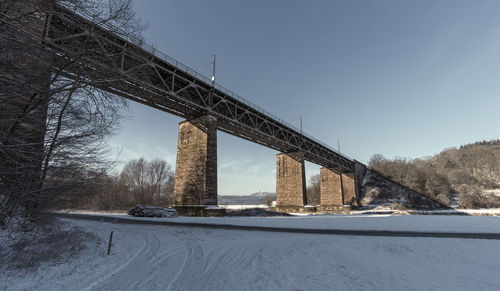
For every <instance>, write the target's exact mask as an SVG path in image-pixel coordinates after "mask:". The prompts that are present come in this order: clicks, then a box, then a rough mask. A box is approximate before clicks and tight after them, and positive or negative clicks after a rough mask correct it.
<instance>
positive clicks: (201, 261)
mask: <svg viewBox="0 0 500 291" xmlns="http://www.w3.org/2000/svg"><path fill="white" fill-rule="evenodd" d="M180 239H181V240H182V241H183V242H184V243H185V245H186V249H185V256H186V257H185V259H184V263H183V265H182V267H181V269H180V270H179V272H178V273H177V276H176V277H175V278H174V279H173V280H172V282H171V283H170V284H169V286H168V288H167V290H168V291H170V290H205V288H206V287H207V284H208V283H209V282H210V280H211V279H213V274H214V272H215V271H216V270H217V269H218V268H220V266H221V262H222V260H224V259H225V258H226V256H227V254H228V253H229V252H230V251H231V250H233V249H234V248H236V246H235V245H229V244H222V245H220V246H218V247H216V248H214V249H212V250H211V251H209V252H207V253H206V254H205V253H204V252H203V248H202V246H201V245H200V244H199V243H198V242H197V240H196V238H193V237H192V236H189V235H186V234H183V235H181V237H180Z"/></svg>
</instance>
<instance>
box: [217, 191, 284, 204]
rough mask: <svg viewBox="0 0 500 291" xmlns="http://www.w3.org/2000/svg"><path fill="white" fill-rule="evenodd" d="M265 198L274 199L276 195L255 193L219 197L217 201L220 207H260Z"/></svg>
mask: <svg viewBox="0 0 500 291" xmlns="http://www.w3.org/2000/svg"><path fill="white" fill-rule="evenodd" d="M265 196H272V197H273V198H274V199H276V193H270V192H257V193H253V194H250V195H219V197H218V200H219V204H221V205H260V204H262V201H261V199H262V197H265Z"/></svg>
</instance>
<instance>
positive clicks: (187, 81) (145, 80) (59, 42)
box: [44, 6, 354, 172]
mask: <svg viewBox="0 0 500 291" xmlns="http://www.w3.org/2000/svg"><path fill="white" fill-rule="evenodd" d="M44 43H45V44H46V45H47V46H49V47H50V48H51V49H52V50H53V51H54V54H55V55H57V56H58V62H59V64H64V74H65V76H67V77H73V76H76V75H78V76H79V78H82V77H84V78H87V79H88V81H89V82H92V85H93V86H95V87H98V88H99V89H103V90H105V91H108V92H111V93H114V94H117V95H119V96H122V97H124V98H127V99H130V100H133V101H136V102H140V103H142V104H146V105H148V106H152V107H154V108H157V109H160V110H163V111H166V112H169V113H172V114H175V115H177V116H180V117H183V118H186V119H191V118H196V117H198V116H201V115H205V114H211V115H213V116H215V117H217V119H218V129H219V130H222V131H224V132H227V133H230V134H232V135H235V136H238V137H241V138H244V139H247V140H249V141H252V142H256V143H258V144H261V145H264V146H267V147H270V148H273V149H275V150H278V151H280V152H285V153H286V152H293V151H301V152H304V157H305V159H306V160H308V161H310V162H313V163H316V164H319V165H322V166H325V167H328V168H331V169H334V170H337V171H341V172H352V171H354V162H353V161H352V160H350V159H349V158H346V157H344V156H343V155H340V154H339V153H337V152H335V151H334V150H332V149H330V148H328V147H326V146H324V145H322V144H321V143H319V142H317V141H315V140H313V139H312V138H309V137H307V136H305V135H303V134H301V133H300V132H298V131H297V130H295V129H293V128H291V127H289V126H287V125H286V124H284V123H283V122H280V121H279V120H276V119H275V118H273V117H271V116H269V115H267V114H265V113H264V112H262V111H261V110H258V109H257V108H254V106H252V105H249V104H248V103H246V102H244V101H242V100H239V99H236V98H234V97H232V96H231V95H229V94H227V93H226V92H224V91H223V90H220V89H219V88H213V87H212V86H211V84H209V83H208V82H206V80H203V78H200V76H199V75H197V74H196V73H194V71H191V70H190V69H188V70H186V69H183V68H185V67H181V68H180V66H177V65H176V64H175V63H174V64H172V63H173V62H172V59H169V60H166V59H164V58H161V57H159V56H157V54H155V53H154V52H150V51H148V50H146V49H144V48H143V47H141V46H140V45H138V44H135V43H133V42H131V41H129V40H127V39H126V38H124V37H122V36H120V35H119V34H118V33H115V32H113V31H111V30H110V29H105V28H103V27H100V26H99V25H96V24H95V23H93V22H92V21H90V20H88V19H87V18H85V17H82V16H80V15H78V14H76V13H74V12H72V11H70V10H68V9H67V8H64V7H61V6H56V8H55V11H54V13H53V14H52V15H51V16H50V17H49V18H48V21H47V27H46V34H45V37H44ZM174 61H175V60H174ZM188 71H189V72H188ZM82 75H83V76H82Z"/></svg>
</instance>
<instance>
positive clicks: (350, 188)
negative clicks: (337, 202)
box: [342, 173, 358, 206]
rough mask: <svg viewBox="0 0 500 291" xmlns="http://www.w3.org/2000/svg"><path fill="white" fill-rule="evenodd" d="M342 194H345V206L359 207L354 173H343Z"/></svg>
mask: <svg viewBox="0 0 500 291" xmlns="http://www.w3.org/2000/svg"><path fill="white" fill-rule="evenodd" d="M342 193H343V194H344V204H346V205H350V206H357V205H358V199H357V195H356V183H355V178H354V173H342Z"/></svg>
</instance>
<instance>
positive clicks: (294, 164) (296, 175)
mask: <svg viewBox="0 0 500 291" xmlns="http://www.w3.org/2000/svg"><path fill="white" fill-rule="evenodd" d="M305 204H307V199H306V177H305V166H304V153H302V152H293V153H280V154H278V155H276V207H277V208H280V207H281V208H283V207H286V208H290V209H291V208H297V210H300V209H299V208H302V210H303V207H304V205H305Z"/></svg>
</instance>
